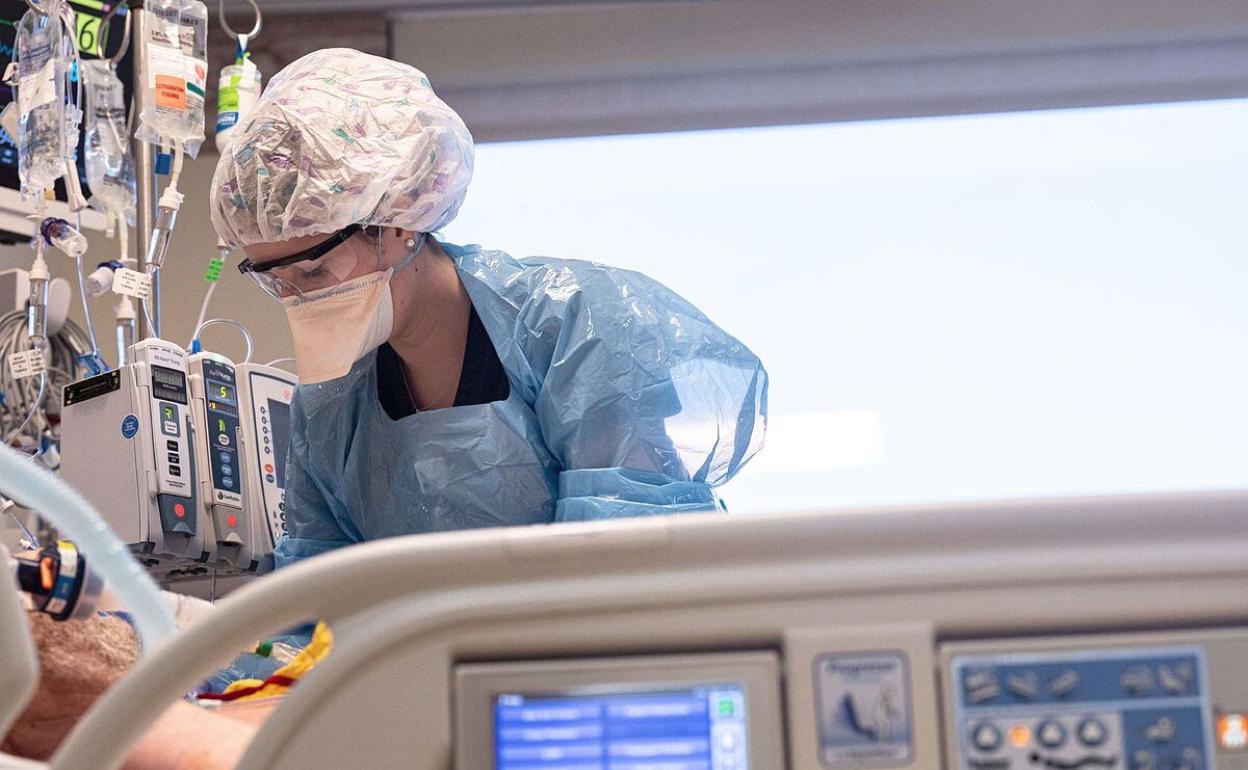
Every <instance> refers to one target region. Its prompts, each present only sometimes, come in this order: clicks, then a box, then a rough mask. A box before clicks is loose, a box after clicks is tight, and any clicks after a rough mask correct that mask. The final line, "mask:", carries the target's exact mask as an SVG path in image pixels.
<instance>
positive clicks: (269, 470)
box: [264, 463, 273, 473]
mask: <svg viewBox="0 0 1248 770" xmlns="http://www.w3.org/2000/svg"><path fill="white" fill-rule="evenodd" d="M264 472H265V473H272V472H273V464H272V463H266V464H265V466H264Z"/></svg>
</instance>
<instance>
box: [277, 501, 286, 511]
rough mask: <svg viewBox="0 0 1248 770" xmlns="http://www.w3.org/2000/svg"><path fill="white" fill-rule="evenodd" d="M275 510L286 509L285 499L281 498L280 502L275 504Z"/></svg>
mask: <svg viewBox="0 0 1248 770" xmlns="http://www.w3.org/2000/svg"><path fill="white" fill-rule="evenodd" d="M277 510H279V511H284V510H286V501H285V500H282V501H280V502H279V503H278V504H277Z"/></svg>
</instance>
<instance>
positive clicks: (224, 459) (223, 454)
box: [217, 452, 233, 463]
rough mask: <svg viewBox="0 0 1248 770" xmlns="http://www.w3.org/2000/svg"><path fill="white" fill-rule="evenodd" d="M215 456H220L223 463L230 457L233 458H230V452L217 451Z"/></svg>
mask: <svg viewBox="0 0 1248 770" xmlns="http://www.w3.org/2000/svg"><path fill="white" fill-rule="evenodd" d="M217 457H220V458H221V462H223V463H228V462H229V461H230V460H231V459H233V458H231V457H230V453H229V452H220V453H218V454H217Z"/></svg>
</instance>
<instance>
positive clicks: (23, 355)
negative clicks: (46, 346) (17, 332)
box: [9, 350, 44, 380]
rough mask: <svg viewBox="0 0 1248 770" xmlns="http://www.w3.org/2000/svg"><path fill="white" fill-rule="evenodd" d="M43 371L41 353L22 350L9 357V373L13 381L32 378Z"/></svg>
mask: <svg viewBox="0 0 1248 770" xmlns="http://www.w3.org/2000/svg"><path fill="white" fill-rule="evenodd" d="M43 369H44V362H43V353H41V352H40V351H38V350H23V351H21V352H19V353H13V354H10V355H9V372H10V373H12V375H13V378H14V379H17V380H20V379H23V378H25V377H34V376H35V375H36V374H40V373H41V372H43Z"/></svg>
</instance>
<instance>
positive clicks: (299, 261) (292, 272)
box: [238, 224, 375, 300]
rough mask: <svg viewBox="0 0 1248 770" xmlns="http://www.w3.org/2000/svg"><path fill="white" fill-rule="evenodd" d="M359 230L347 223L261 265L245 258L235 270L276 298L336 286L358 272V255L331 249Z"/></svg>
mask: <svg viewBox="0 0 1248 770" xmlns="http://www.w3.org/2000/svg"><path fill="white" fill-rule="evenodd" d="M361 230H363V228H362V227H361V226H360V225H358V224H355V225H350V226H348V227H345V228H343V229H342V230H339V231H338V232H337V233H335V234H334V235H332V236H330V237H329V238H327V239H325V240H324V241H321V242H320V243H318V244H316V245H315V246H312V247H311V248H308V249H304V250H303V251H299V252H296V253H294V254H291V255H289V256H285V257H281V258H280V259H274V260H271V261H269V262H264V263H262V264H256V263H255V262H253V261H252V260H250V259H244V260H243V261H242V262H239V263H238V272H240V273H242V274H243V275H246V276H248V277H250V278H251V279H252V280H253V281H255V282H256V285H257V286H259V287H260V288H261V289H264V292H265V293H266V294H268V295H269V296H270V297H273V298H274V299H278V300H281V299H286V298H287V297H302V296H303V295H304V294H305V293H307V292H312V291H317V290H319V289H327V288H330V287H332V286H337V285H338V284H340V283H342V282H343V281H346V280H348V279H350V278H352V277H355V274H356V273H358V268H359V262H360V255H358V254H353V253H350V252H341V251H340V252H338V253H336V254H335V253H331V252H333V251H334V250H335V249H337V248H338V247H339V246H341V245H342V244H344V243H346V242H347V241H348V240H350V239H351V237H352V236H354V235H355V234H356V233H359V232H360V231H361ZM373 267H375V266H370V267H369V269H372V268H373Z"/></svg>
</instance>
